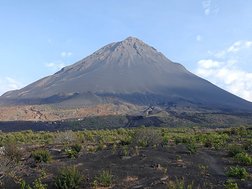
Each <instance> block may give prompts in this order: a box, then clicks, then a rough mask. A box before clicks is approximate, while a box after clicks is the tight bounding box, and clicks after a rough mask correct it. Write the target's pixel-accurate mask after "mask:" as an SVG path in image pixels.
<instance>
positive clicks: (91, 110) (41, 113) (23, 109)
mask: <svg viewBox="0 0 252 189" xmlns="http://www.w3.org/2000/svg"><path fill="white" fill-rule="evenodd" d="M136 110H137V108H136V107H135V106H133V105H130V104H126V103H125V104H119V105H114V104H101V105H97V106H91V107H90V106H89V107H83V108H68V109H64V108H57V107H55V106H49V105H28V106H3V107H0V120H1V121H56V120H63V119H70V118H71V119H74V118H83V117H90V116H106V115H121V114H126V113H129V112H132V111H136Z"/></svg>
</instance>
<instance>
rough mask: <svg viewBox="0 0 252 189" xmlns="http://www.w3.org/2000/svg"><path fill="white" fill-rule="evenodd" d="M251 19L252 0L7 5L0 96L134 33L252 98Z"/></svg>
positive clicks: (2, 5)
mask: <svg viewBox="0 0 252 189" xmlns="http://www.w3.org/2000/svg"><path fill="white" fill-rule="evenodd" d="M251 20H252V1H251V0H243V1H235V0H231V1H230V0H222V1H219V0H190V1H188V0H155V1H153V0H139V1H136V0H127V1H118V0H106V1H102V0H94V1H85V0H73V1H69V0H53V1H52V0H44V1H38V0H24V1H20V0H0V28H1V29H0V94H2V93H4V92H5V91H7V90H11V89H16V88H20V87H23V86H25V85H27V84H29V83H31V82H34V81H35V80H37V79H40V78H41V77H45V76H47V75H50V74H53V73H54V72H56V71H57V70H58V69H60V68H61V67H63V66H66V65H69V64H72V63H74V62H76V61H78V60H80V59H82V58H84V57H86V56H87V55H89V54H90V53H92V52H94V51H95V50H97V49H99V48H100V47H102V46H104V45H106V44H108V43H111V42H114V41H121V40H123V39H125V38H126V37H128V36H134V37H137V38H139V39H141V40H143V41H145V42H146V43H148V44H150V45H151V46H154V47H155V48H156V49H158V50H159V51H161V52H162V53H163V54H164V55H165V56H166V57H168V58H169V59H171V60H172V61H174V62H179V63H181V64H183V65H184V66H185V67H186V68H187V69H188V70H190V71H191V72H193V73H195V74H197V75H199V76H201V77H203V78H205V79H208V80H209V81H211V82H213V83H214V84H216V85H218V86H220V87H222V88H224V89H226V90H228V91H230V92H232V93H234V94H236V95H238V96H241V97H243V98H245V99H247V100H250V101H252V64H251V60H252V22H251Z"/></svg>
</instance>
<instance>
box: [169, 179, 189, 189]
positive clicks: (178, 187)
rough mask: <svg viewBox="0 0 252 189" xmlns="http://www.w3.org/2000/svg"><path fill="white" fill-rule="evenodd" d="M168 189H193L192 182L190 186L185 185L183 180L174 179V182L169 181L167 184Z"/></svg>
mask: <svg viewBox="0 0 252 189" xmlns="http://www.w3.org/2000/svg"><path fill="white" fill-rule="evenodd" d="M167 188H168V189H185V188H186V189H193V182H192V183H190V184H186V183H185V180H184V178H182V179H178V178H176V180H175V181H173V180H169V181H168V182H167Z"/></svg>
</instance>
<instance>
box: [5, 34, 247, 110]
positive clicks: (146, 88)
mask: <svg viewBox="0 0 252 189" xmlns="http://www.w3.org/2000/svg"><path fill="white" fill-rule="evenodd" d="M1 99H2V100H1V103H2V104H3V103H5V104H18V103H19V104H50V103H60V104H64V105H65V106H73V105H76V106H78V105H81V106H86V105H92V104H99V103H106V102H118V101H126V102H130V103H133V104H140V105H160V106H169V105H170V104H172V105H173V106H180V107H183V106H184V107H188V106H190V107H194V108H196V109H197V108H198V107H200V108H206V109H211V110H223V111H252V103H250V102H247V101H245V100H243V99H241V98H239V97H237V96H235V95H232V94H230V93H228V92H226V91H224V90H222V89H220V88H218V87H216V86H215V85H213V84H211V83H210V82H208V81H206V80H204V79H202V78H200V77H198V76H196V75H194V74H192V73H190V72H189V71H187V70H186V69H185V68H184V67H183V66H182V65H181V64H178V63H173V62H172V61H170V60H169V59H167V58H166V57H165V56H164V55H163V54H162V53H160V52H158V51H157V50H156V49H155V48H153V47H150V46H148V45H147V44H145V43H144V42H142V41H141V40H139V39H136V38H133V37H129V38H127V39H125V40H124V41H121V42H116V43H111V44H109V45H106V46H104V47H103V48H101V49H100V50H98V51H96V52H95V53H93V54H92V55H90V56H88V57H86V58H84V59H83V60H80V61H79V62H77V63H75V64H73V65H71V66H67V67H65V68H63V69H61V70H60V71H59V72H57V73H55V74H54V75H51V76H48V77H45V78H43V79H41V80H39V81H36V82H34V83H32V84H30V85H28V86H26V87H24V88H23V89H21V90H16V91H10V92H7V93H5V94H4V95H3V96H2V97H1Z"/></svg>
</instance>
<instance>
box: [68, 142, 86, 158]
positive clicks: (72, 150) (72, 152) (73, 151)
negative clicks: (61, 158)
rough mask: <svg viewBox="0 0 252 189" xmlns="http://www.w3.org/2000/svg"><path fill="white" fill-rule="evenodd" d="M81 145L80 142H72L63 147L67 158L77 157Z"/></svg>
mask: <svg viewBox="0 0 252 189" xmlns="http://www.w3.org/2000/svg"><path fill="white" fill-rule="evenodd" d="M81 148H82V146H81V145H80V144H74V145H72V146H70V147H68V148H66V149H65V153H66V154H67V156H68V157H69V158H73V157H75V158H77V157H78V154H79V152H80V151H81Z"/></svg>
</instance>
